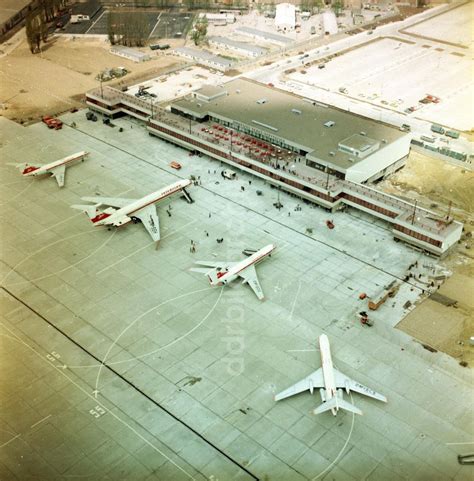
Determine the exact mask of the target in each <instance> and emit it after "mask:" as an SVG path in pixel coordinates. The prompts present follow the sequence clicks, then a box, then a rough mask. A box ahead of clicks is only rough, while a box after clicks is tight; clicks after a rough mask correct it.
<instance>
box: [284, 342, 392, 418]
mask: <svg viewBox="0 0 474 481" xmlns="http://www.w3.org/2000/svg"><path fill="white" fill-rule="evenodd" d="M319 348H320V351H321V364H322V367H320V368H319V369H318V370H317V371H315V372H313V373H312V374H310V375H309V376H307V377H305V378H304V379H303V380H301V381H299V382H297V383H296V384H294V385H293V386H291V387H289V388H288V389H285V390H284V391H282V392H281V393H279V394H277V395H276V396H275V401H279V400H280V399H285V398H287V397H289V396H293V395H294V394H298V393H300V392H303V391H306V390H308V389H309V391H310V392H311V394H313V390H314V389H318V388H320V389H319V393H320V394H321V399H322V401H323V403H322V404H321V405H320V406H319V407H317V408H316V409H315V410H314V411H313V413H314V414H320V413H322V412H325V411H329V410H331V412H332V413H333V415H334V416H335V415H336V414H337V411H338V410H339V409H341V408H342V409H345V410H346V411H350V412H353V413H355V414H362V411H361V410H360V409H358V408H357V407H355V406H354V405H353V404H351V403H349V402H347V401H344V399H343V398H342V395H343V389H345V390H346V392H347V394H349V393H350V391H355V392H358V393H360V394H365V395H366V396H370V397H372V398H374V399H378V400H379V401H383V402H387V398H386V397H385V396H383V395H382V394H379V393H377V392H375V391H373V390H372V389H370V388H368V387H366V386H363V385H362V384H359V383H358V382H357V381H354V380H352V379H351V378H349V377H347V376H346V375H344V374H342V372H340V371H338V370H337V369H335V368H334V367H333V365H332V359H331V350H330V348H329V339H328V337H327V336H326V334H321V336H319ZM340 388H341V389H340Z"/></svg>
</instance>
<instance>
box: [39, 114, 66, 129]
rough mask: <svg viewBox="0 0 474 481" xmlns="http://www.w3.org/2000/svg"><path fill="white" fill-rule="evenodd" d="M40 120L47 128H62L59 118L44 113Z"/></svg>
mask: <svg viewBox="0 0 474 481" xmlns="http://www.w3.org/2000/svg"><path fill="white" fill-rule="evenodd" d="M42 121H43V122H44V123H45V124H46V125H47V126H48V129H54V130H59V129H62V128H63V123H62V122H61V120H59V119H57V118H55V117H51V116H50V115H45V116H44V117H43V118H42Z"/></svg>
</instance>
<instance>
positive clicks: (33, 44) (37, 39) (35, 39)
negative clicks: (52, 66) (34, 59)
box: [26, 12, 45, 53]
mask: <svg viewBox="0 0 474 481" xmlns="http://www.w3.org/2000/svg"><path fill="white" fill-rule="evenodd" d="M44 27H45V25H44V20H43V16H42V15H41V14H39V13H38V12H32V13H30V14H29V15H28V16H27V17H26V40H27V42H28V46H29V47H30V51H31V53H38V52H39V51H40V45H41V40H42V38H44V36H45V34H44V30H45V29H44Z"/></svg>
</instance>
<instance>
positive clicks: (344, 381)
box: [334, 368, 387, 402]
mask: <svg viewBox="0 0 474 481" xmlns="http://www.w3.org/2000/svg"><path fill="white" fill-rule="evenodd" d="M334 381H335V383H336V387H338V388H343V389H349V390H350V391H355V392H358V393H360V394H364V395H365V396H369V397H371V398H374V399H378V400H379V401H383V402H387V398H386V397H385V396H384V395H383V394H379V393H378V392H376V391H374V390H373V389H370V388H369V387H367V386H364V385H363V384H360V383H359V382H357V381H354V380H353V379H351V378H350V377H347V376H346V375H345V374H343V373H342V372H340V371H338V370H337V369H335V368H334Z"/></svg>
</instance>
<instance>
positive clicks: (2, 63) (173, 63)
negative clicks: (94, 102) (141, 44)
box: [0, 32, 184, 122]
mask: <svg viewBox="0 0 474 481" xmlns="http://www.w3.org/2000/svg"><path fill="white" fill-rule="evenodd" d="M20 34H21V35H22V36H23V37H24V32H21V33H20ZM108 48H109V45H108V44H107V43H106V42H105V41H102V40H83V39H76V40H72V38H61V37H58V38H52V39H51V40H49V41H48V43H47V44H46V45H45V46H44V48H43V51H42V53H41V54H36V55H32V54H31V53H30V51H29V49H28V46H27V44H26V41H25V40H22V41H21V42H19V45H18V46H17V47H16V48H15V49H14V50H12V51H11V52H10V53H9V54H8V55H5V56H4V57H3V58H0V104H1V105H0V106H1V109H0V115H3V116H5V117H7V118H9V119H12V120H16V121H23V122H28V121H31V120H37V119H38V118H39V117H41V116H42V115H46V114H49V115H51V114H57V113H60V112H64V111H66V110H68V109H71V108H73V107H81V106H83V104H82V103H81V100H82V96H83V94H84V93H85V92H87V91H88V90H90V89H92V88H95V87H97V86H98V85H99V83H98V81H97V80H96V79H95V77H96V75H97V74H98V73H99V72H100V71H102V70H103V69H105V68H112V67H125V68H126V69H127V70H129V71H130V72H131V73H130V74H128V75H126V76H125V77H123V78H122V79H121V81H122V82H123V83H125V84H133V83H136V82H140V81H142V80H144V79H146V78H152V77H154V76H157V75H160V73H163V72H164V71H167V70H170V69H172V68H175V67H178V66H179V65H183V64H184V62H182V61H180V60H178V59H176V58H174V57H170V56H157V57H156V58H153V59H152V60H150V61H148V62H143V63H135V62H132V61H130V60H127V59H125V58H122V57H118V56H116V55H112V54H111V53H109V51H108ZM109 85H112V84H111V83H109Z"/></svg>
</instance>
